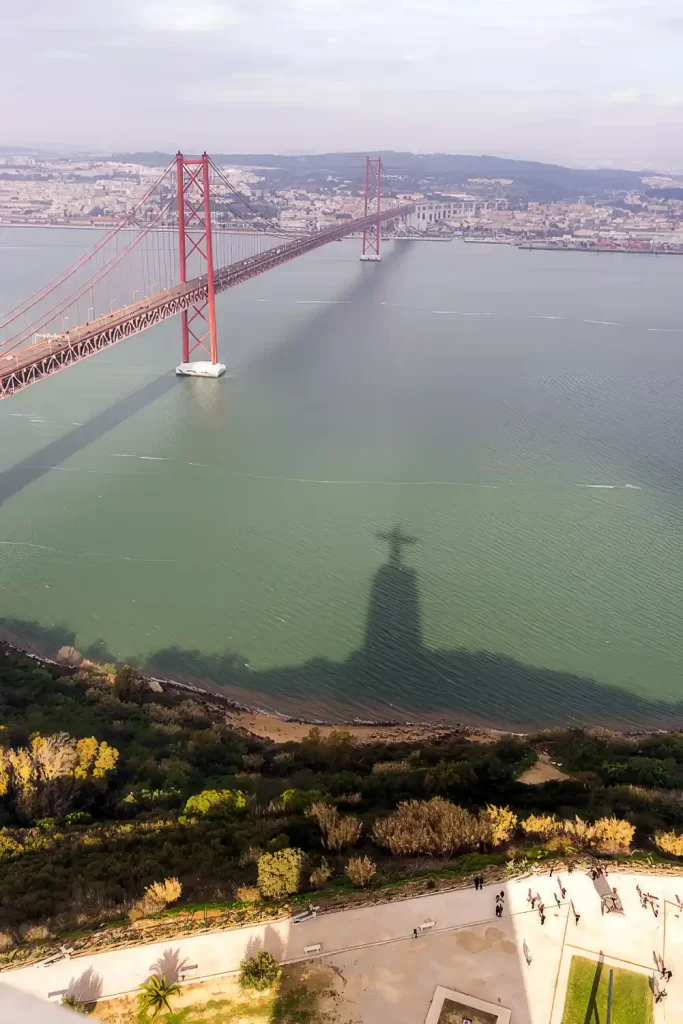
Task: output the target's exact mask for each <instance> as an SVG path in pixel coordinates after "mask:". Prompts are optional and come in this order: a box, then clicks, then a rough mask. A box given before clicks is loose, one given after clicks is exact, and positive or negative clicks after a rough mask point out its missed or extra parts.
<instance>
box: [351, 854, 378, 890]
mask: <svg viewBox="0 0 683 1024" xmlns="http://www.w3.org/2000/svg"><path fill="white" fill-rule="evenodd" d="M344 871H345V872H346V874H347V876H348V877H349V879H350V880H351V883H352V884H353V885H355V886H356V888H359V889H360V888H361V887H363V886H366V885H370V882H371V881H372V879H373V876H374V874H375V872H376V871H377V867H376V865H375V862H374V860H370V858H369V857H351V859H350V860H349V862H348V864H347V865H346V867H345V868H344Z"/></svg>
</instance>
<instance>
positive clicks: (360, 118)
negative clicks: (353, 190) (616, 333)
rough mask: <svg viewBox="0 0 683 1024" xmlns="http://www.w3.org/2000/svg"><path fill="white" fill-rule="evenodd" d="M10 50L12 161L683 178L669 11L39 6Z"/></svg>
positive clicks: (8, 26) (676, 21)
mask: <svg viewBox="0 0 683 1024" xmlns="http://www.w3.org/2000/svg"><path fill="white" fill-rule="evenodd" d="M0 38H1V39H2V41H3V43H4V61H3V68H2V70H1V71H0V76H2V78H1V79H0V80H2V81H3V84H4V88H3V90H2V93H1V95H2V97H3V98H2V99H1V100H0V110H1V111H2V123H3V127H4V132H3V135H4V138H3V140H2V141H3V143H6V144H8V145H17V146H18V145H29V146H46V147H59V146H76V147H83V148H92V149H99V150H103V151H117V150H118V151H121V150H136V149H164V150H171V151H173V150H175V149H177V148H179V147H182V148H185V149H188V150H190V149H192V150H201V149H203V148H208V149H213V150H220V151H224V152H281V153H297V152H307V153H311V152H315V151H318V152H325V151H330V150H332V151H339V150H367V149H370V150H375V149H398V150H411V151H415V152H418V151H424V152H430V151H431V152H433V151H445V152H457V153H468V152H487V153H495V154H497V155H501V156H508V157H512V158H517V159H520V158H521V159H533V160H540V161H548V162H555V163H563V164H567V165H570V166H596V167H597V166H615V167H625V168H634V169H643V168H657V169H661V170H671V171H677V170H680V169H681V168H683V141H681V132H680V129H681V128H682V127H683V90H681V89H680V86H679V84H678V83H677V81H676V68H677V65H678V60H679V57H680V52H681V43H682V41H683V15H681V14H680V13H679V11H678V10H677V8H676V6H675V5H674V0H654V3H652V4H646V3H645V0H618V2H616V3H614V2H612V0H598V2H597V3H589V2H588V0H552V2H551V3H549V4H542V3H541V0H523V2H519V3H514V4H513V3H512V2H510V0H492V2H490V3H489V4H488V5H486V8H483V7H480V6H477V5H476V4H475V3H473V2H471V0H464V2H462V3H461V4H459V5H457V7H454V6H453V5H451V4H449V3H448V0H431V2H430V3H429V4H428V5H427V6H426V7H425V6H423V7H422V8H421V12H420V14H419V16H417V17H416V16H415V11H414V9H413V8H412V6H410V5H409V4H408V3H407V2H406V0H395V2H393V3H392V4H389V3H388V0H375V3H374V4H371V5H366V4H363V3H362V2H361V0H349V2H345V3H343V2H342V0H283V2H281V3H278V4H274V3H273V2H272V0H251V2H250V3H249V4H248V5H246V4H238V3H234V4H231V3H228V2H225V0H221V2H205V0H198V2H197V3H195V4H194V5H191V4H190V3H189V2H186V0H181V2H179V0H172V2H170V3H169V4H160V3H157V2H143V3H141V4H135V3H134V2H133V0H121V2H120V3H118V4H114V3H113V2H111V0H102V3H100V4H98V5H96V6H94V7H93V6H92V5H86V4H84V3H83V2H82V0H64V2H63V3H62V4H61V5H60V9H59V11H56V10H55V8H54V6H53V5H51V4H50V5H48V3H47V0H36V4H34V5H32V6H31V9H30V11H29V10H28V9H26V11H25V12H22V11H19V10H15V11H14V12H13V13H12V14H8V15H7V16H6V17H5V19H4V22H3V26H2V28H0Z"/></svg>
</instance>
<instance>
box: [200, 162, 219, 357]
mask: <svg viewBox="0 0 683 1024" xmlns="http://www.w3.org/2000/svg"><path fill="white" fill-rule="evenodd" d="M202 179H203V185H204V227H205V230H206V299H207V302H208V306H209V337H210V339H211V362H212V363H214V364H215V363H217V362H218V344H217V342H216V292H215V288H214V280H213V245H212V242H211V208H210V207H211V203H210V188H209V157H208V154H207V153H202Z"/></svg>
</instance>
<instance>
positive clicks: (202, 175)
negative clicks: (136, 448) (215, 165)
mask: <svg viewBox="0 0 683 1024" xmlns="http://www.w3.org/2000/svg"><path fill="white" fill-rule="evenodd" d="M209 166H210V161H209V157H208V155H207V154H206V153H202V155H201V157H200V158H199V159H198V160H189V159H187V158H185V157H184V156H183V154H182V153H177V154H176V178H177V190H178V257H179V266H180V283H181V284H185V283H186V282H187V281H188V280H190V281H191V280H194V278H198V277H201V276H202V275H203V276H204V277H205V278H206V292H205V293H204V290H203V289H201V294H199V295H198V296H197V298H196V299H194V300H193V301H192V302H191V303H190V306H189V307H188V308H187V309H184V310H183V311H182V313H181V332H182V352H183V357H182V362H181V364H180V366H177V367H176V373H177V374H178V376H181V377H220V376H221V375H222V374H224V373H225V364H224V363H219V362H218V344H217V340H216V292H215V285H214V267H213V246H212V240H211V196H210V184H209ZM197 349H201V350H202V351H204V352H206V354H207V355H208V356H209V360H210V361H207V360H206V359H201V360H192V361H191V360H190V356H191V355H192V353H193V352H195V351H196V350H197Z"/></svg>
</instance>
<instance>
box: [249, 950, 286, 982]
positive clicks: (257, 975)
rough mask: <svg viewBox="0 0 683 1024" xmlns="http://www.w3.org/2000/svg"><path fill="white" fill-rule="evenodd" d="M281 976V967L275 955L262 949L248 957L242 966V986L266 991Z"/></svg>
mask: <svg viewBox="0 0 683 1024" xmlns="http://www.w3.org/2000/svg"><path fill="white" fill-rule="evenodd" d="M279 977H280V968H279V967H278V965H277V961H276V960H275V957H273V956H271V954H270V953H266V951H265V949H262V950H261V951H260V952H259V953H257V954H256V956H251V957H247V958H246V959H245V960H243V961H242V966H241V968H240V986H241V988H253V989H256V991H257V992H265V990H266V989H268V988H271V987H272V986H273V985H274V984H275V982H276V981H277V979H278V978H279Z"/></svg>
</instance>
